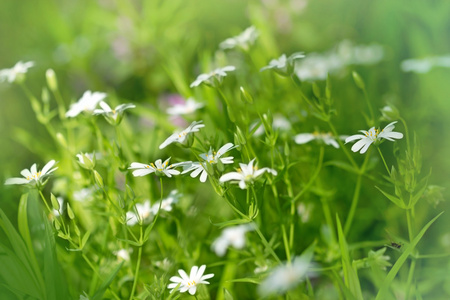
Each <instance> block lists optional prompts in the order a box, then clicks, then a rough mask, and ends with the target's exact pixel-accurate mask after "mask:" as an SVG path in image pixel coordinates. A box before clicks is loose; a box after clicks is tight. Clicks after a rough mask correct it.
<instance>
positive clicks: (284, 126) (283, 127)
mask: <svg viewBox="0 0 450 300" xmlns="http://www.w3.org/2000/svg"><path fill="white" fill-rule="evenodd" d="M258 122H259V121H256V122H255V123H254V124H253V125H252V126H251V130H253V128H254V126H256V124H258ZM272 128H273V129H274V130H278V131H289V130H291V128H292V125H291V122H290V121H289V120H288V119H287V118H286V117H285V116H283V115H281V114H276V115H274V116H273V122H272ZM251 130H250V131H251ZM264 132H265V130H264V126H259V127H258V129H256V131H255V133H253V135H254V136H256V137H257V136H261V135H263V134H264Z"/></svg>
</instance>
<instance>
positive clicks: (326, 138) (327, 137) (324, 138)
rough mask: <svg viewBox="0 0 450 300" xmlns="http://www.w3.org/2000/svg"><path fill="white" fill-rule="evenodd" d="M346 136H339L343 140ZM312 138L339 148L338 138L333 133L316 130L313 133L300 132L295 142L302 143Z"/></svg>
mask: <svg viewBox="0 0 450 300" xmlns="http://www.w3.org/2000/svg"><path fill="white" fill-rule="evenodd" d="M345 138H346V136H339V139H341V140H343V139H345ZM312 140H316V141H321V142H324V143H325V145H331V146H333V147H334V148H339V144H338V142H336V138H335V137H334V136H333V135H332V134H331V133H319V132H317V131H314V132H313V133H300V134H297V135H296V136H295V137H294V141H295V143H297V144H299V145H302V144H306V143H309V142H310V141H312Z"/></svg>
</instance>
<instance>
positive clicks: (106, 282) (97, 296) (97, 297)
mask: <svg viewBox="0 0 450 300" xmlns="http://www.w3.org/2000/svg"><path fill="white" fill-rule="evenodd" d="M122 265H123V262H121V263H120V264H119V265H117V267H116V268H115V269H113V271H112V272H111V273H110V274H109V275H108V276H107V277H106V279H105V280H104V281H103V282H102V284H101V285H100V288H99V289H98V290H97V291H96V292H95V294H94V296H93V297H92V300H101V299H103V294H104V293H105V292H106V289H107V288H108V287H109V285H110V284H111V282H112V281H113V280H114V278H115V277H116V275H117V273H118V272H119V270H120V268H122Z"/></svg>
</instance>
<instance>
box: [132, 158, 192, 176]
mask: <svg viewBox="0 0 450 300" xmlns="http://www.w3.org/2000/svg"><path fill="white" fill-rule="evenodd" d="M169 160H170V157H169V158H168V159H166V160H165V161H164V162H162V160H161V159H158V160H157V161H155V163H150V164H149V165H147V164H142V163H138V162H133V163H131V166H130V167H129V168H128V169H131V170H134V171H133V176H135V177H137V176H145V175H148V174H151V173H155V174H156V175H157V176H167V177H172V175H178V174H180V171H178V170H175V169H174V168H176V167H179V166H183V165H185V164H187V163H190V162H182V163H176V164H172V165H169Z"/></svg>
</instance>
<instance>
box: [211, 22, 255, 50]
mask: <svg viewBox="0 0 450 300" xmlns="http://www.w3.org/2000/svg"><path fill="white" fill-rule="evenodd" d="M258 35H259V33H258V31H257V30H256V29H255V27H254V26H250V27H248V28H247V29H245V30H244V31H243V32H242V33H241V34H239V35H237V36H235V37H231V38H228V39H226V40H225V41H223V42H221V43H220V45H219V47H220V48H221V49H233V48H236V47H239V48H241V49H243V50H245V51H247V50H248V49H249V48H250V46H251V45H253V44H254V43H255V41H256V39H257V38H258Z"/></svg>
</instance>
